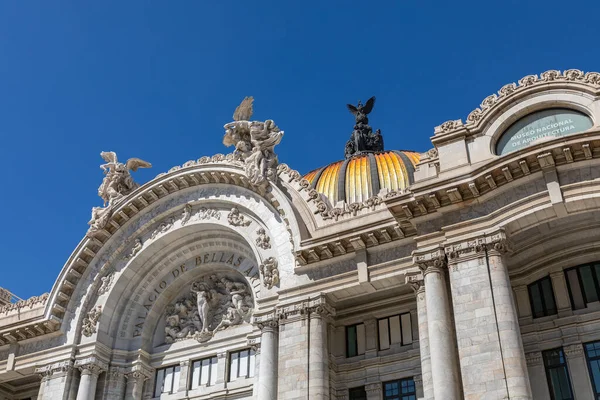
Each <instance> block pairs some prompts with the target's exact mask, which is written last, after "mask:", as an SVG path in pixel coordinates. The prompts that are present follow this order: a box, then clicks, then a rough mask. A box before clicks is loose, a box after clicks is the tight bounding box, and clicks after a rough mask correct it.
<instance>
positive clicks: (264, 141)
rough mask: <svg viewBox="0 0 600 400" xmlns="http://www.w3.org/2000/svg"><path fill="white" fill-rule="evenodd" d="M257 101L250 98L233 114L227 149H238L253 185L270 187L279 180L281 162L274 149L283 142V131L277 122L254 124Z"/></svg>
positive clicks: (228, 125)
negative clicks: (269, 184) (231, 147)
mask: <svg viewBox="0 0 600 400" xmlns="http://www.w3.org/2000/svg"><path fill="white" fill-rule="evenodd" d="M253 101H254V98H252V97H246V98H245V99H244V100H243V101H242V103H241V104H240V105H239V106H238V107H237V108H236V110H235V112H234V114H233V120H234V122H230V123H228V124H226V125H225V136H224V137H223V144H224V145H225V146H235V150H234V152H233V154H234V156H235V158H237V159H238V160H240V161H243V162H244V170H245V172H246V176H247V177H248V179H249V180H250V182H251V183H252V184H254V185H257V186H267V185H268V181H272V182H276V181H277V165H278V164H279V161H278V159H277V155H276V154H275V152H274V147H275V146H276V145H278V144H279V142H281V139H282V138H283V131H281V130H280V129H279V128H278V127H277V126H276V125H275V123H274V122H273V120H270V119H269V120H266V121H265V122H259V121H250V118H251V117H252V113H253V107H252V104H253Z"/></svg>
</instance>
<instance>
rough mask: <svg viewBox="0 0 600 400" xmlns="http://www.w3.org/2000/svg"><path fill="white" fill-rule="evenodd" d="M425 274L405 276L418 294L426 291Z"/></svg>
mask: <svg viewBox="0 0 600 400" xmlns="http://www.w3.org/2000/svg"><path fill="white" fill-rule="evenodd" d="M423 278H424V276H423V274H411V275H406V276H405V278H404V279H405V282H406V284H408V285H410V287H411V288H412V290H413V291H414V292H415V294H416V295H419V294H421V293H425V281H424V279H423Z"/></svg>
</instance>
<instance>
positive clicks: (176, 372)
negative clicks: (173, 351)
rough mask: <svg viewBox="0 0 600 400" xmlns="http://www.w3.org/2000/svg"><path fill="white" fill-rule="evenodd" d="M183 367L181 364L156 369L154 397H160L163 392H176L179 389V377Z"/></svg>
mask: <svg viewBox="0 0 600 400" xmlns="http://www.w3.org/2000/svg"><path fill="white" fill-rule="evenodd" d="M180 371H181V367H180V366H179V365H177V366H172V367H167V368H161V369H158V370H156V379H155V380H154V397H160V395H161V394H163V393H175V392H177V390H178V389H179V377H180Z"/></svg>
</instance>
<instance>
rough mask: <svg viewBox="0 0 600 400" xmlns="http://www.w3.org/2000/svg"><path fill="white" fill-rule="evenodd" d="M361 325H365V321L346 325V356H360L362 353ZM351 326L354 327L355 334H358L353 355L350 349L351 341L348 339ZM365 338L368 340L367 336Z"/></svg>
mask: <svg viewBox="0 0 600 400" xmlns="http://www.w3.org/2000/svg"><path fill="white" fill-rule="evenodd" d="M359 325H364V322H359V323H356V324H352V325H346V326H345V327H344V334H345V336H344V339H345V341H346V358H352V357H358V356H361V355H362V354H359V352H358V326H359ZM351 328H354V331H355V336H356V340H355V342H354V353H355V354H354V355H353V356H351V355H350V351H349V350H350V343H349V340H348V330H349V329H351ZM365 340H366V338H365ZM363 354H364V353H363Z"/></svg>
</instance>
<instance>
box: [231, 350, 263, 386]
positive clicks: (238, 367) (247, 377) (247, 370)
mask: <svg viewBox="0 0 600 400" xmlns="http://www.w3.org/2000/svg"><path fill="white" fill-rule="evenodd" d="M244 351H247V352H248V363H247V366H246V375H240V362H239V359H240V357H239V355H240V354H241V353H242V352H244ZM252 352H254V354H252ZM234 354H238V363H237V373H236V376H235V379H234V380H231V364H232V357H233V355H234ZM252 359H254V361H255V362H256V352H255V351H254V350H252V348H251V347H246V348H244V349H240V350H235V351H230V352H229V354H228V357H227V360H228V363H227V382H235V381H236V380H238V379H249V378H253V377H254V375H252V376H250V370H251V364H252V362H251V361H252Z"/></svg>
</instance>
